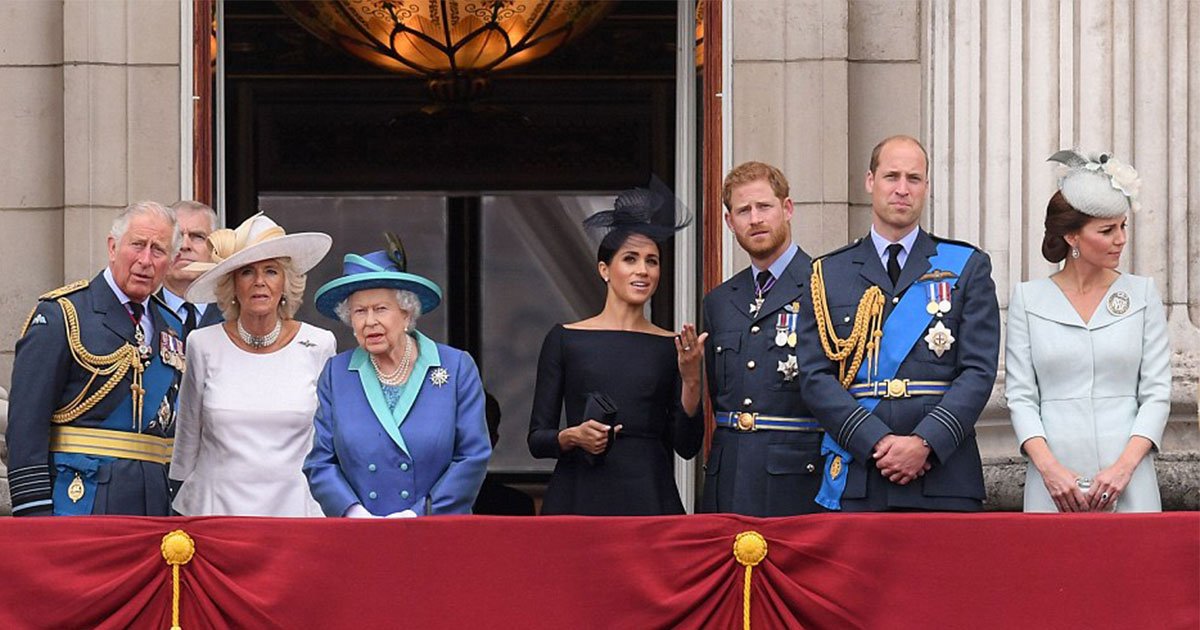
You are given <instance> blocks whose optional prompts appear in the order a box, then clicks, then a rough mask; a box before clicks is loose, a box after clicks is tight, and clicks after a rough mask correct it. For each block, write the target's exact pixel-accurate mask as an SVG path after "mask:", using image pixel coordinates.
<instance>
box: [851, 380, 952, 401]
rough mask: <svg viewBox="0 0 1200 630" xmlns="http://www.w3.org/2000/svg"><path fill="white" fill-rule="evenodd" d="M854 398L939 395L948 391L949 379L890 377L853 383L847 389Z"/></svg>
mask: <svg viewBox="0 0 1200 630" xmlns="http://www.w3.org/2000/svg"><path fill="white" fill-rule="evenodd" d="M847 391H849V392H850V395H851V396H854V397H855V398H885V399H888V398H911V397H913V396H940V395H941V394H945V393H946V392H948V391H950V381H914V380H910V379H907V378H892V379H886V380H882V381H876V382H874V383H855V384H853V385H851V386H850V389H849V390H847Z"/></svg>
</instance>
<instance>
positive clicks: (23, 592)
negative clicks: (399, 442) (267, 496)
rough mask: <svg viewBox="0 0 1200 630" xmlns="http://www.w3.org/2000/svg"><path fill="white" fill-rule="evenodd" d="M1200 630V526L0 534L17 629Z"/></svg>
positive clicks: (628, 524) (195, 522)
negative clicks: (170, 541)
mask: <svg viewBox="0 0 1200 630" xmlns="http://www.w3.org/2000/svg"><path fill="white" fill-rule="evenodd" d="M174 529H182V530H184V531H186V532H187V533H188V534H189V535H190V536H191V537H192V538H193V539H194V540H195V543H196V551H195V557H194V558H193V559H192V560H191V562H190V563H188V564H186V565H184V566H183V567H182V571H181V574H182V584H183V588H182V594H181V607H180V609H181V622H182V623H181V625H182V627H183V628H184V630H188V629H196V628H342V627H345V628H350V627H355V628H358V627H409V628H561V627H571V628H740V627H742V610H743V609H742V605H743V600H742V585H743V571H744V569H743V567H742V566H741V565H740V564H738V563H737V561H736V560H735V559H734V557H733V554H732V551H733V540H734V537H735V536H736V535H737V534H738V533H739V532H743V531H747V530H754V531H757V532H759V533H760V534H762V536H763V537H764V538H765V539H766V541H767V546H768V553H767V557H766V559H765V560H764V561H763V562H762V564H760V565H758V566H757V567H755V568H754V570H753V576H752V579H751V622H752V624H751V625H752V627H754V628H764V629H767V628H771V629H774V628H835V627H836V628H847V627H866V628H883V627H887V628H909V627H912V628H916V627H922V628H929V627H942V628H952V627H957V628H963V627H970V628H972V629H973V630H977V629H981V628H1019V627H1046V628H1049V627H1055V628H1117V627H1145V628H1149V627H1153V628H1190V629H1194V628H1197V627H1200V514H1197V513H1169V514H1157V515H1071V516H1058V515H1041V516H1038V515H1022V514H977V515H950V514H884V515H853V514H838V515H819V516H811V517H797V518H787V519H752V518H742V517H735V516H728V515H704V516H687V517H665V518H603V519H601V518H580V517H556V518H504V517H439V518H421V519H413V520H372V521H352V520H347V519H307V520H289V519H258V518H175V519H151V518H125V517H90V518H88V517H80V518H56V519H32V518H31V519H0V627H3V628H49V627H54V628H90V627H95V628H126V627H136V628H156V627H161V628H166V627H168V626H169V625H170V617H171V577H170V576H171V572H170V569H169V567H168V566H167V564H166V563H165V562H164V561H163V558H162V556H161V554H160V551H159V546H160V544H161V541H162V537H163V535H164V534H166V533H167V532H169V531H171V530H174Z"/></svg>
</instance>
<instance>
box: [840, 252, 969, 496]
mask: <svg viewBox="0 0 1200 630" xmlns="http://www.w3.org/2000/svg"><path fill="white" fill-rule="evenodd" d="M974 251H975V250H974V249H973V248H971V247H967V246H965V245H955V244H952V243H938V245H937V253H936V254H934V255H933V257H932V258H930V259H929V268H930V269H931V270H932V269H938V270H942V271H949V272H950V273H952V274H954V276H953V277H949V278H946V279H944V280H930V281H929V282H948V284H949V285H950V288H951V289H953V288H954V285H955V284H957V283H958V278H959V276H960V275H962V270H963V267H966V266H967V261H968V260H970V258H971V254H972V253H973V252H974ZM914 284H915V283H914ZM925 304H926V295H925V292H924V291H917V290H914V287H909V288H908V290H906V291H905V292H904V297H902V298H900V303H899V304H897V305H896V308H894V309H892V312H891V314H889V315H888V318H887V321H885V322H884V323H883V336H882V337H881V338H880V340H879V343H880V349H879V361H878V363H877V364H876V380H891V379H893V378H895V376H896V372H898V371H900V364H901V363H904V359H906V358H908V354H909V352H911V351H912V348H913V345H914V344H916V343H917V340H918V339H920V338H921V333H922V332H924V331H925V328H926V327H927V326H929V322H930V320H931V319H933V315H931V314H930V313H929V311H927V310H925ZM867 364H868V362H867V361H863V363H862V365H861V366H860V367H859V368H858V374H856V375H855V377H854V381H855V382H856V383H870V382H872V380H871V377H870V374H869V373H868V370H869V368H868V365H867ZM879 400H880V399H879V398H878V397H874V396H872V397H868V398H861V399H859V401H858V404H859V405H861V406H862V407H863V408H864V409H866V410H867V411H875V407H876V406H877V405H878V404H879ZM821 454H822V455H824V456H825V474H824V475H823V476H822V479H821V490H820V491H819V492H818V493H817V498H816V502H817V503H818V504H819V505H821V506H822V507H825V508H827V509H830V510H840V509H842V493H844V492H845V491H846V477H847V476H848V473H849V470H848V469H847V467H846V464H849V463H850V462H852V461H854V458H853V457H852V456H851V455H850V452H849V451H847V450H846V449H844V448H842V445H841V444H838V443H837V441H836V440H834V439H833V438H831V437H829V433H828V432H826V433H825V437H824V438H823V439H822V440H821ZM835 468H838V469H839V470H834V469H835Z"/></svg>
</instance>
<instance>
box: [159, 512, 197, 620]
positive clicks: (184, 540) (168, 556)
mask: <svg viewBox="0 0 1200 630" xmlns="http://www.w3.org/2000/svg"><path fill="white" fill-rule="evenodd" d="M195 554H196V542H195V541H193V540H192V537H191V536H188V535H187V532H185V531H183V530H182V529H177V530H175V531H173V532H171V533H169V534H167V535H166V536H163V539H162V556H163V560H166V561H167V564H169V565H171V630H181V628H180V625H179V567H180V566H182V565H185V564H187V563H188V562H190V561H191V559H192V556H193V555H195Z"/></svg>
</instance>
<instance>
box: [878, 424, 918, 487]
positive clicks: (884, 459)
mask: <svg viewBox="0 0 1200 630" xmlns="http://www.w3.org/2000/svg"><path fill="white" fill-rule="evenodd" d="M930 452H932V451H931V449H930V448H929V445H928V444H926V443H925V440H923V439H922V438H921V436H919V435H896V434H894V433H889V434H887V435H885V436H883V438H882V439H880V440H879V442H878V443H876V444H875V449H874V451H872V452H871V458H872V459H874V460H875V467H876V468H878V469H879V472H881V473H883V476H884V477H885V478H887V480H888V481H890V482H892V483H894V484H897V485H901V486H903V485H906V484H908V483H911V482H912V481H913V480H914V479H916V478H917V477H921V476H923V475H924V474H925V473H926V471H928V470H929V469H930V468H931V467H932V464H930V463H929V454H930Z"/></svg>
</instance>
